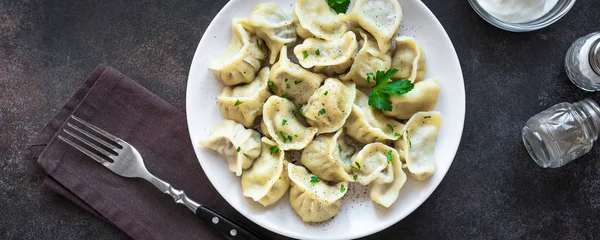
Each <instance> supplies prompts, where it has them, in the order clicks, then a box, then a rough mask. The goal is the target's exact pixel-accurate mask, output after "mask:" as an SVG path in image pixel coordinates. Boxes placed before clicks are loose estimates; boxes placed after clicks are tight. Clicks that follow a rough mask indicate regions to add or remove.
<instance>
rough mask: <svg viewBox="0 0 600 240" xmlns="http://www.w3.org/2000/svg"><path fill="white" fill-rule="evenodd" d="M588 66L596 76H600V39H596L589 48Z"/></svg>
mask: <svg viewBox="0 0 600 240" xmlns="http://www.w3.org/2000/svg"><path fill="white" fill-rule="evenodd" d="M589 59H590V66H591V67H592V70H594V72H596V74H598V75H600V38H598V39H596V41H595V42H594V43H593V44H592V47H591V48H590V54H589Z"/></svg>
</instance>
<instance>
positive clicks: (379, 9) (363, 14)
mask: <svg viewBox="0 0 600 240" xmlns="http://www.w3.org/2000/svg"><path fill="white" fill-rule="evenodd" d="M343 18H344V20H346V21H350V22H355V23H358V25H359V26H361V27H362V28H363V29H364V30H366V31H367V32H369V33H370V34H371V35H373V37H375V39H376V40H377V45H378V46H379V49H380V50H381V51H382V52H384V53H385V52H387V51H389V50H390V48H391V47H392V38H393V37H394V34H396V32H397V31H398V29H399V28H400V25H401V24H402V8H401V7H400V3H398V1H397V0H355V1H354V5H353V6H352V9H351V10H350V12H349V13H348V15H346V16H344V17H343Z"/></svg>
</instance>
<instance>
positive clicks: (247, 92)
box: [217, 67, 271, 128]
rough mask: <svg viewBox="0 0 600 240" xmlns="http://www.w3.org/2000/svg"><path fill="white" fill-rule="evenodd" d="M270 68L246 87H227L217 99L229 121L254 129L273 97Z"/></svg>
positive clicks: (262, 71) (264, 70)
mask: <svg viewBox="0 0 600 240" xmlns="http://www.w3.org/2000/svg"><path fill="white" fill-rule="evenodd" d="M268 81H269V68H268V67H265V68H263V69H261V70H260V72H259V73H258V76H256V79H255V80H254V81H253V82H251V83H248V84H246V85H242V86H238V87H234V88H231V87H225V88H224V89H223V92H222V93H221V95H219V97H218V98H217V103H218V104H219V108H220V109H221V114H223V117H225V118H227V119H231V120H234V121H236V122H238V123H241V124H243V125H244V126H245V127H247V128H249V127H252V125H253V124H254V119H256V117H258V116H260V115H262V108H263V104H264V102H265V101H266V100H267V98H269V96H271V92H270V91H269V86H267V82H268Z"/></svg>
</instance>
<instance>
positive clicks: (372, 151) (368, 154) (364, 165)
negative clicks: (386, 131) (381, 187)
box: [352, 143, 398, 185]
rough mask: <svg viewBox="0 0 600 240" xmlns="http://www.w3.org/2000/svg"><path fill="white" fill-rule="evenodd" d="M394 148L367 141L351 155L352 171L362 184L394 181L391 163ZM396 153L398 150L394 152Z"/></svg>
mask: <svg viewBox="0 0 600 240" xmlns="http://www.w3.org/2000/svg"><path fill="white" fill-rule="evenodd" d="M394 152H396V150H395V149H393V148H391V147H388V146H387V145H385V144H383V143H369V144H367V145H365V146H364V147H363V149H361V150H360V151H359V152H358V154H356V155H354V157H352V164H353V165H352V167H353V169H352V173H353V174H354V175H356V176H357V179H356V181H357V182H359V183H360V184H362V185H368V184H370V183H372V182H375V183H380V184H384V183H391V182H392V181H394V169H393V167H392V165H391V161H392V160H393V159H392V158H393V156H394V155H393V153H394ZM396 154H398V152H396Z"/></svg>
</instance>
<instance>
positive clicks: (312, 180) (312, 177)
mask: <svg viewBox="0 0 600 240" xmlns="http://www.w3.org/2000/svg"><path fill="white" fill-rule="evenodd" d="M319 181H321V179H319V177H317V176H310V182H312V183H318V182H319Z"/></svg>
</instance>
